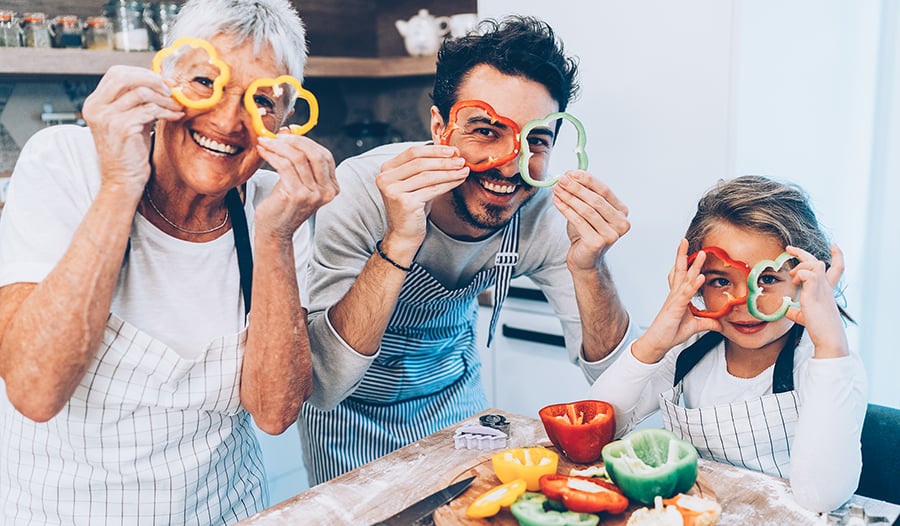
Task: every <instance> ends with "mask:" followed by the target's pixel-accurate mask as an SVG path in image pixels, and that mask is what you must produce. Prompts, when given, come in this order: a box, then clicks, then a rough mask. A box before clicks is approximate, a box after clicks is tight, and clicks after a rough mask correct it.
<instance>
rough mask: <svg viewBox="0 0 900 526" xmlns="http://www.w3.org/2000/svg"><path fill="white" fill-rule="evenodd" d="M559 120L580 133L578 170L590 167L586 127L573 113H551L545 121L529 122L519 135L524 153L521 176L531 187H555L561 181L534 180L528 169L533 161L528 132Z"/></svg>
mask: <svg viewBox="0 0 900 526" xmlns="http://www.w3.org/2000/svg"><path fill="white" fill-rule="evenodd" d="M557 119H563V120H567V121H569V122H571V123H572V125H573V126H575V131H576V132H577V133H578V138H577V139H576V143H575V157H576V160H577V162H578V169H579V170H586V169H587V167H588V156H587V152H585V151H584V146H585V144H587V133H586V132H585V131H584V125H583V124H581V121H580V120H578V119H577V118H575V116H574V115H572V114H571V113H567V112H565V111H558V112H556V113H551V114H550V115H547V116H546V117H544V118H543V119H535V120H533V121H529V122H527V123H526V124H525V126H522V131H521V133H519V150H520V151H521V152H522V156H521V157H519V175H520V176H522V180H523V181H525V182H526V183H528V184H530V185H531V186H536V187H543V186H553V185H555V184H556V183H557V182H558V181H559V176H556V177H552V178H550V179H547V180H535V179H532V177H531V171H530V170H529V168H528V161H529V160H530V159H531V150H530V149H529V147H528V132H530V131H531V130H532V129H534V128H536V127H538V126H543V125H547V124H550V123H551V122H553V121H555V120H557Z"/></svg>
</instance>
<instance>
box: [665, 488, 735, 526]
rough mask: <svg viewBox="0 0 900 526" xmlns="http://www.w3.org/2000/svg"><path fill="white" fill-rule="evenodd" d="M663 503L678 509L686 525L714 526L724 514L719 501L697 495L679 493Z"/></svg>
mask: <svg viewBox="0 0 900 526" xmlns="http://www.w3.org/2000/svg"><path fill="white" fill-rule="evenodd" d="M663 503H664V504H665V505H666V506H669V507H673V508H675V509H677V510H678V513H680V514H681V517H682V520H683V521H684V526H713V525H715V524H716V523H717V522H718V521H719V516H720V515H721V514H722V506H720V505H719V503H718V502H716V501H714V500H712V499H708V498H703V497H698V496H696V495H687V494H684V493H679V494H678V495H675V496H674V497H672V498H671V499H665V500H663Z"/></svg>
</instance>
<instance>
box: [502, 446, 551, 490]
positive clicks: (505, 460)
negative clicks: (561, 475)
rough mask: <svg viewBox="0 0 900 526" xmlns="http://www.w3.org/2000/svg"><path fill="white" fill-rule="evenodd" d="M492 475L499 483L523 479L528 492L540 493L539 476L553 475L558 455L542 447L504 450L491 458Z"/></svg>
mask: <svg viewBox="0 0 900 526" xmlns="http://www.w3.org/2000/svg"><path fill="white" fill-rule="evenodd" d="M491 464H492V465H493V466H494V473H495V474H496V475H497V478H498V479H500V482H512V481H513V480H515V479H519V478H520V479H524V480H525V484H526V486H527V487H528V491H540V489H541V484H540V482H539V480H540V478H541V475H548V474H550V475H555V474H556V468H557V467H558V465H559V455H558V454H556V452H554V451H551V450H549V449H547V448H543V447H519V448H511V449H505V450H503V451H499V452H497V453H494V454H493V455H492V456H491Z"/></svg>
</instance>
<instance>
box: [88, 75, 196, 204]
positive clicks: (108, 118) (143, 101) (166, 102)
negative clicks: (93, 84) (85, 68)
mask: <svg viewBox="0 0 900 526" xmlns="http://www.w3.org/2000/svg"><path fill="white" fill-rule="evenodd" d="M182 110H183V108H182V106H181V104H179V103H178V102H176V101H175V100H174V99H172V97H171V90H170V89H169V86H167V85H166V83H165V82H163V79H162V77H160V76H159V75H158V74H156V73H154V72H152V71H150V70H149V69H146V68H138V67H131V66H113V67H111V68H109V71H107V72H106V74H105V75H103V78H101V79H100V83H99V84H98V85H97V89H95V90H94V92H93V93H91V95H90V96H88V98H87V99H85V101H84V108H83V114H84V120H85V121H86V122H87V124H88V126H89V127H90V130H91V135H92V136H93V137H94V143H95V145H96V148H97V155H98V156H99V161H100V170H101V176H102V180H103V182H104V183H105V184H106V183H112V184H123V185H126V186H128V187H129V189H130V190H133V191H134V192H136V194H135V195H137V196H140V193H141V191H142V190H143V188H144V185H145V184H146V182H147V179H148V178H149V177H150V160H149V159H150V130H151V129H152V128H153V124H154V123H155V122H156V121H157V120H160V119H166V120H177V119H180V118H182V117H183V116H184V113H183V111H182Z"/></svg>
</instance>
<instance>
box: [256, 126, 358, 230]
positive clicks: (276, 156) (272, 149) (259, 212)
mask: <svg viewBox="0 0 900 526" xmlns="http://www.w3.org/2000/svg"><path fill="white" fill-rule="evenodd" d="M257 148H258V149H259V154H260V155H261V156H262V158H263V159H265V160H266V162H268V163H269V165H270V166H271V167H272V168H274V169H275V171H277V172H278V175H279V176H280V179H279V181H278V183H277V184H276V185H275V188H274V189H273V191H272V193H271V195H269V196H268V197H267V198H266V200H265V201H264V202H263V203H262V204H261V205H260V206H259V207H258V208H257V209H256V228H257V229H260V228H269V229H271V230H272V231H273V232H275V233H278V234H280V235H282V236H284V237H285V239H289V238H290V237H291V236H293V234H294V232H295V231H296V230H297V229H298V228H300V225H302V224H303V222H304V221H306V220H307V219H309V217H310V216H312V215H313V213H315V211H316V210H318V209H319V207H321V206H322V205H324V204H326V203H328V202H329V201H331V200H332V199H334V196H336V195H337V193H338V191H339V190H340V189H339V187H338V182H337V178H336V177H335V173H334V157H333V156H332V155H331V152H330V151H329V150H328V149H326V148H325V147H323V146H322V145H320V144H318V143H317V142H315V141H313V140H312V139H310V138H308V137H305V136H297V135H291V134H290V133H281V134H279V136H278V137H277V138H275V139H269V138H265V137H260V139H259V144H258V146H257Z"/></svg>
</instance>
